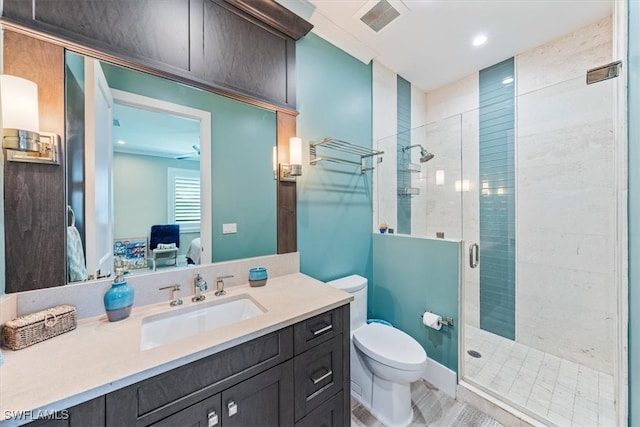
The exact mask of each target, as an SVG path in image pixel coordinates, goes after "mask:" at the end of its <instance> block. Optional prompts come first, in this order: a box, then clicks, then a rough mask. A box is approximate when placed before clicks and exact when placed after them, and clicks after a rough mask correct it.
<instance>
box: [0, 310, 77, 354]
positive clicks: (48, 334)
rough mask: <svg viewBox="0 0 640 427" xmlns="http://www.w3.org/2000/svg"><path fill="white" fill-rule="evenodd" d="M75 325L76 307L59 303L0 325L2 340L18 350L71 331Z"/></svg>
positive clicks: (12, 348) (7, 345) (9, 346)
mask: <svg viewBox="0 0 640 427" xmlns="http://www.w3.org/2000/svg"><path fill="white" fill-rule="evenodd" d="M76 325H77V320H76V308H75V307H74V306H71V305H59V306H56V307H51V308H49V309H46V310H42V311H38V312H37V313H31V314H28V315H26V316H21V317H18V318H17V319H13V320H10V321H8V322H6V323H5V324H4V325H3V327H2V340H3V342H4V345H5V346H6V347H8V348H10V349H11V350H20V349H23V348H25V347H29V346H30V345H33V344H36V343H39V342H40V341H44V340H47V339H49V338H52V337H55V336H56V335H60V334H63V333H65V332H69V331H72V330H74V329H75V328H76Z"/></svg>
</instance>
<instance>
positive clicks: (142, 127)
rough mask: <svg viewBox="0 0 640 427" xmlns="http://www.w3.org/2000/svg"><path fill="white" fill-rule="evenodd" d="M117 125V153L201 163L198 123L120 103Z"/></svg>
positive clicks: (115, 111) (116, 111)
mask: <svg viewBox="0 0 640 427" xmlns="http://www.w3.org/2000/svg"><path fill="white" fill-rule="evenodd" d="M113 121H114V125H113V134H112V138H113V144H114V147H113V148H114V151H118V152H125V153H133V154H143V155H149V156H158V157H170V158H175V157H184V159H185V160H199V157H198V155H197V153H196V150H195V149H194V148H193V146H194V145H195V146H196V147H200V122H199V121H198V120H194V119H190V118H186V117H181V116H177V115H172V114H167V113H161V112H157V111H152V110H146V109H143V108H138V107H132V106H128V105H123V104H118V103H116V104H114V106H113ZM118 141H124V144H121V143H119V142H118Z"/></svg>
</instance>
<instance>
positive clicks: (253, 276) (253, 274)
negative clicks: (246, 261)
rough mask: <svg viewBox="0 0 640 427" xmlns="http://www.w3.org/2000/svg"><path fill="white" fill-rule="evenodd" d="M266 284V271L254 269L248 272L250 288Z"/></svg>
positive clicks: (262, 268)
mask: <svg viewBox="0 0 640 427" xmlns="http://www.w3.org/2000/svg"><path fill="white" fill-rule="evenodd" d="M266 284H267V269H266V268H264V267H256V268H252V269H250V270H249V285H250V286H252V287H254V288H255V287H258V286H264V285H266Z"/></svg>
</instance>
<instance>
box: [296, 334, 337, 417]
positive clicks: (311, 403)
mask: <svg viewBox="0 0 640 427" xmlns="http://www.w3.org/2000/svg"><path fill="white" fill-rule="evenodd" d="M342 358H343V354H342V334H340V335H338V336H336V337H334V338H333V339H332V340H330V341H327V342H324V343H322V344H319V345H317V346H316V347H314V348H312V349H311V350H308V351H306V352H304V353H302V354H300V355H298V356H296V358H295V359H294V375H295V418H296V421H297V420H300V419H301V418H302V417H304V416H305V415H307V414H308V413H309V412H311V411H312V410H314V409H315V408H317V407H318V406H320V405H321V404H322V403H323V402H325V401H327V400H328V399H329V398H330V397H332V396H333V395H335V394H336V393H338V392H339V391H340V390H342V387H343V376H342V368H343V363H342V362H343V360H342Z"/></svg>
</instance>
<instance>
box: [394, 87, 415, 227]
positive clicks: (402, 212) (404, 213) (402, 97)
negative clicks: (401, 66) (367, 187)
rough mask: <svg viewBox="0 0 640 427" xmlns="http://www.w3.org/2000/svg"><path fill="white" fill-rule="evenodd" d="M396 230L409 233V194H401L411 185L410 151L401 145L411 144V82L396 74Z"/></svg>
mask: <svg viewBox="0 0 640 427" xmlns="http://www.w3.org/2000/svg"><path fill="white" fill-rule="evenodd" d="M397 103H398V107H397V108H398V125H397V132H398V138H397V144H398V164H397V168H396V170H397V174H398V192H397V194H398V195H397V198H398V230H397V232H398V233H399V234H411V196H405V195H402V190H403V189H404V188H409V187H411V174H410V173H408V172H406V170H405V165H406V164H407V163H409V162H410V161H411V153H410V152H409V151H406V152H405V151H402V147H406V146H409V145H411V132H410V130H411V83H409V82H408V81H407V80H405V79H403V78H402V77H400V76H398V88H397Z"/></svg>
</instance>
